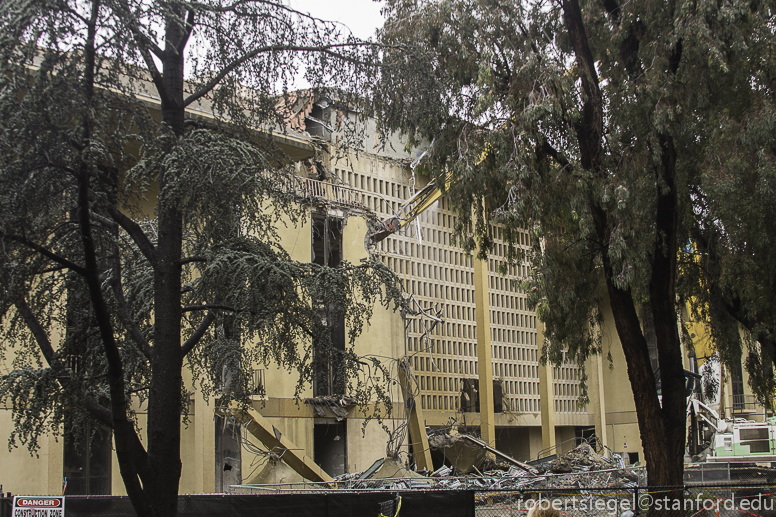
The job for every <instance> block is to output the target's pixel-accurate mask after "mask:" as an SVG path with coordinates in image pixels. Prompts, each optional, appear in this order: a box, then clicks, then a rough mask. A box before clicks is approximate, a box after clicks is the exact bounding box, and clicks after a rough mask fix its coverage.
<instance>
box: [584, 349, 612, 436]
mask: <svg viewBox="0 0 776 517" xmlns="http://www.w3.org/2000/svg"><path fill="white" fill-rule="evenodd" d="M587 363H588V364H587V370H588V372H590V379H589V382H588V385H587V388H588V395H589V396H590V411H592V413H593V418H594V420H595V435H596V436H597V437H598V440H599V442H600V443H601V445H603V446H605V447H608V446H609V439H608V438H607V434H606V396H605V394H604V358H603V356H602V355H600V354H599V355H595V356H593V357H591V358H590V359H588V361H587Z"/></svg>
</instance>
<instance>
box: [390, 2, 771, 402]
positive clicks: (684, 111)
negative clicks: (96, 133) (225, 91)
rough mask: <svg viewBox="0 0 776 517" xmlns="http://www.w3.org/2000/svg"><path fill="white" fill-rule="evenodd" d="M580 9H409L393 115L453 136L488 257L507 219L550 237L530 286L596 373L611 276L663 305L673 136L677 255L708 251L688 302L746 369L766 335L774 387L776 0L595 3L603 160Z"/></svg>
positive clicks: (754, 364)
mask: <svg viewBox="0 0 776 517" xmlns="http://www.w3.org/2000/svg"><path fill="white" fill-rule="evenodd" d="M565 6H566V4H563V5H561V4H560V3H555V4H553V3H548V2H543V1H535V2H522V3H514V2H503V1H490V0H456V1H451V2H427V1H423V0H416V1H401V2H399V1H397V2H389V6H388V14H389V20H388V22H387V23H386V26H385V29H384V30H383V33H382V38H383V41H384V42H386V43H403V44H406V45H408V46H409V47H410V49H409V50H408V51H407V52H404V53H388V54H387V55H386V58H385V60H386V63H387V64H388V65H390V66H393V67H395V68H396V70H401V72H394V73H392V74H391V75H390V76H387V75H384V76H383V77H382V78H381V83H380V84H379V85H378V90H379V91H378V92H377V93H375V100H376V103H377V108H376V111H377V112H378V113H379V115H380V116H381V117H382V118H383V120H385V121H386V124H387V126H388V127H391V128H400V129H402V130H403V131H405V132H406V133H407V135H408V136H409V137H410V138H411V139H414V140H415V141H421V140H423V139H424V138H425V139H429V140H430V139H432V138H434V139H435V144H434V146H432V148H431V151H430V152H429V154H428V155H427V158H428V160H429V163H430V168H431V169H432V170H435V171H438V173H441V171H447V170H451V171H453V173H454V174H455V178H456V181H455V182H454V184H453V186H452V187H451V188H450V195H451V196H452V197H453V199H454V201H453V205H454V206H456V207H457V208H458V210H459V215H460V219H459V220H460V226H459V227H458V228H457V231H458V232H459V233H462V234H464V235H463V236H462V237H463V239H464V242H467V243H468V246H469V247H470V248H473V247H474V242H473V241H472V240H471V238H472V235H473V236H474V238H475V239H476V240H477V242H478V243H479V245H480V246H481V248H482V249H487V248H488V246H489V240H488V236H487V227H488V226H487V224H488V222H491V221H494V222H499V223H501V224H503V225H505V227H506V232H505V235H506V236H507V237H508V238H509V237H513V236H515V235H517V234H516V232H517V231H518V230H525V229H529V230H530V232H531V234H532V236H533V237H534V241H533V242H534V245H533V248H532V250H531V251H530V252H529V253H528V258H529V259H530V260H531V261H532V263H533V265H534V268H533V274H532V275H531V276H530V277H529V278H528V279H527V280H526V282H525V283H524V284H523V288H524V289H525V290H526V291H527V293H528V299H529V305H530V306H531V307H535V308H536V310H537V314H538V316H539V318H540V319H541V321H542V322H543V323H544V325H545V329H546V331H545V338H546V343H545V345H546V348H545V353H544V355H545V357H546V358H548V359H549V360H551V361H553V362H556V363H557V362H558V361H560V359H561V357H562V352H563V351H564V350H568V351H569V353H570V354H571V357H572V358H575V359H576V360H577V361H579V364H580V365H581V364H582V363H583V361H584V360H585V359H586V358H587V357H588V356H589V355H590V354H593V353H597V352H599V351H600V350H601V343H600V338H599V337H598V333H597V330H596V329H597V328H598V326H599V325H600V324H601V322H602V320H601V317H602V316H601V315H602V311H601V305H600V304H601V301H602V300H603V298H604V289H605V282H604V281H603V280H604V278H605V277H606V276H607V275H608V278H609V280H610V281H611V283H612V285H613V286H614V287H615V288H617V289H621V290H625V291H628V292H630V293H631V294H632V296H633V300H634V302H635V303H636V304H637V305H642V306H644V305H648V304H649V296H650V295H649V292H650V291H649V289H650V276H651V271H652V267H653V264H654V259H655V245H656V244H655V243H656V242H658V240H659V239H660V238H661V235H659V234H657V233H656V222H655V217H656V213H657V203H658V196H659V195H660V194H661V193H665V192H666V191H667V187H666V185H665V183H663V181H662V179H661V178H660V175H659V174H658V172H657V171H659V170H660V168H661V167H662V164H663V163H664V162H663V160H664V159H665V158H666V151H665V149H664V148H663V144H662V142H665V140H666V139H671V140H672V141H673V142H674V145H675V148H676V153H677V161H676V185H677V187H676V190H677V192H676V193H677V195H678V204H677V218H678V223H677V233H676V242H677V247H678V248H680V249H682V248H685V247H686V244H687V243H688V242H693V243H696V250H697V253H696V254H681V255H680V257H679V265H678V268H677V282H676V292H677V295H678V296H679V297H680V300H681V302H682V303H689V304H692V305H693V306H694V308H695V310H696V312H698V313H699V314H701V313H702V314H703V316H704V317H706V318H708V321H709V322H710V324H711V325H712V329H713V332H714V337H715V342H716V344H717V346H718V347H719V348H720V351H721V352H722V357H723V359H724V360H725V361H726V362H727V364H731V362H732V361H734V360H735V358H737V357H738V358H740V350H741V348H740V343H741V341H740V339H738V337H737V336H738V329H739V327H738V325H739V324H740V323H744V326H745V327H746V328H747V331H748V332H750V333H751V334H750V335H751V336H752V338H753V339H754V340H755V341H757V342H759V346H754V347H750V349H751V351H752V352H751V353H749V354H748V357H749V359H748V360H747V365H748V368H749V370H750V373H752V374H753V378H757V379H759V381H757V385H755V386H753V387H754V388H755V389H756V390H757V392H759V393H761V394H763V393H766V392H768V391H769V390H772V388H773V380H772V373H770V369H772V364H773V359H774V357H776V354H774V352H773V350H776V349H773V348H772V345H770V344H768V343H769V342H770V337H769V336H770V335H771V334H772V332H773V329H774V328H776V327H774V323H776V322H774V321H772V320H771V318H772V317H773V315H774V314H776V311H774V309H776V306H774V305H773V301H774V298H773V296H772V292H773V289H774V284H773V274H772V272H773V266H772V265H773V264H774V258H773V253H774V249H776V248H775V247H774V246H773V236H774V235H776V228H772V225H773V224H774V221H776V217H774V215H776V214H773V213H771V212H772V207H773V206H774V205H773V203H772V193H773V185H772V183H773V178H774V156H775V154H774V152H775V151H776V145H775V144H776V141H775V140H774V138H775V135H776V132H775V131H774V129H776V128H775V127H774V121H776V118H774V78H775V77H776V68H774V64H776V62H775V61H774V56H776V48H774V41H776V38H775V37H774V36H775V35H774V5H773V3H772V2H748V1H737V0H733V1H726V2H721V3H713V2H712V3H708V2H707V3H702V4H698V3H695V2H684V1H677V2H671V3H669V4H665V3H664V2H652V1H651V0H642V1H638V2H614V1H601V2H585V3H583V4H582V5H581V9H582V21H583V24H584V31H585V36H586V38H587V41H586V43H587V44H588V45H589V48H590V51H591V53H592V59H593V61H594V66H595V72H596V74H597V77H592V78H589V77H587V79H590V80H591V81H594V82H595V86H594V87H595V88H598V89H600V96H601V100H602V103H603V105H602V106H601V112H602V113H603V120H601V125H602V133H601V134H602V142H603V143H602V146H601V149H602V151H601V152H602V155H601V156H600V157H596V156H591V155H590V154H589V153H590V151H589V146H587V141H586V138H588V137H591V136H590V135H593V131H594V129H595V128H594V127H592V126H587V125H585V124H588V123H589V122H587V121H589V120H591V119H590V118H588V117H589V116H590V114H591V113H592V111H589V110H591V109H592V108H591V106H592V105H593V104H592V103H594V102H595V101H596V100H595V99H593V98H591V96H590V95H589V94H588V93H587V92H586V91H585V90H584V79H585V78H586V77H585V76H586V73H587V72H585V71H584V70H583V68H581V65H580V61H579V59H580V57H579V56H578V55H577V54H575V51H574V49H573V46H572V42H571V40H570V34H569V31H568V26H567V23H568V22H567V19H566V18H565V17H564V9H565ZM418 71H423V72H422V73H419V72H418ZM591 88H592V86H591ZM591 138H594V137H591ZM586 146H587V147H586ZM591 164H592V165H591ZM483 199H486V200H487V201H486V206H487V209H483V201H482V200H483ZM494 207H499V208H498V209H496V210H493V208H494ZM472 214H474V217H475V218H476V220H475V221H472V220H471V218H472ZM666 250H667V248H666V247H662V248H658V251H657V252H658V253H663V254H665V253H667V251H666ZM511 258H513V259H515V260H519V259H521V258H522V257H521V256H520V255H519V254H514V255H512V257H511ZM607 264H608V265H607ZM607 267H610V269H611V272H610V273H607V272H606V268H607ZM731 312H732V315H731ZM736 312H737V313H738V315H736ZM747 319H748V320H751V321H750V322H749V323H746V321H747ZM766 349H770V350H766ZM736 350H737V351H738V352H736ZM754 372H760V373H759V374H758V375H754Z"/></svg>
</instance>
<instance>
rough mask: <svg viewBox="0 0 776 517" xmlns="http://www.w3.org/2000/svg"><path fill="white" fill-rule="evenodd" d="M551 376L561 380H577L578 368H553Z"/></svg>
mask: <svg viewBox="0 0 776 517" xmlns="http://www.w3.org/2000/svg"><path fill="white" fill-rule="evenodd" d="M552 378H553V379H558V380H562V381H578V380H579V369H577V368H553V370H552Z"/></svg>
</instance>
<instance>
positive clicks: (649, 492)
mask: <svg viewBox="0 0 776 517" xmlns="http://www.w3.org/2000/svg"><path fill="white" fill-rule="evenodd" d="M265 490H275V492H274V493H270V492H268V491H264V492H262V493H256V494H254V495H248V494H243V495H238V494H233V495H228V494H214V495H196V496H181V497H180V500H179V512H178V515H179V516H180V517H214V516H219V517H221V516H223V517H238V516H239V517H252V516H256V517H258V516H261V517H300V516H305V517H335V516H336V517H381V516H382V517H434V516H444V517H522V516H525V515H527V514H528V512H529V511H530V510H531V509H532V508H533V507H534V506H539V507H540V508H555V509H557V510H558V512H559V514H560V515H562V516H564V517H588V516H604V515H610V516H614V517H619V516H621V515H630V514H629V513H628V512H633V514H635V515H638V514H639V513H641V514H642V515H647V514H648V513H649V512H648V509H649V508H650V507H652V508H653V509H661V508H667V509H672V510H680V511H679V512H678V513H674V515H685V516H687V517H703V516H719V517H733V516H737V517H738V516H760V517H766V516H776V486H774V485H760V486H755V485H750V486H744V485H739V486H731V485H724V486H723V485H704V486H691V485H684V486H682V487H649V488H647V487H631V488H627V489H624V488H609V489H600V488H599V489H591V488H576V489H573V488H565V489H552V490H536V489H527V490H506V489H486V490H483V489H480V490H476V489H473V488H471V487H470V488H467V489H459V490H444V489H437V490H409V491H392V490H384V489H365V490H327V491H318V490H316V489H314V488H313V489H312V490H310V488H309V487H308V489H307V490H302V489H301V488H294V487H293V486H289V487H285V488H283V487H276V488H274V489H270V488H267V489H265ZM679 494H681V496H682V498H681V499H680V500H677V499H676V498H675V496H676V495H679ZM11 505H12V499H10V498H2V499H0V517H11V516H12V512H11ZM677 505H680V506H681V508H677ZM98 516H99V517H133V516H134V511H133V510H132V506H131V504H130V503H129V500H128V499H127V498H126V497H118V496H93V497H88V496H68V497H67V498H66V503H65V517H98Z"/></svg>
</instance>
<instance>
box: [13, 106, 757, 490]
mask: <svg viewBox="0 0 776 517" xmlns="http://www.w3.org/2000/svg"><path fill="white" fill-rule="evenodd" d="M292 100H293V102H291V103H290V104H289V105H288V106H286V107H284V109H286V110H287V113H288V116H287V123H288V127H289V133H288V134H286V135H282V136H281V137H280V138H282V139H283V142H284V145H286V146H287V147H288V149H292V150H293V152H294V158H295V159H298V160H299V178H300V181H299V184H298V185H297V186H295V187H294V188H298V189H300V202H304V203H308V204H309V206H310V217H309V218H308V219H307V221H306V223H304V224H302V225H299V226H296V227H294V226H290V225H289V226H288V227H287V228H280V229H279V232H280V233H281V236H282V241H283V242H284V243H286V250H287V251H288V253H289V254H290V255H291V257H292V258H294V259H295V260H300V261H311V262H316V263H319V264H322V265H328V266H336V265H337V264H339V263H340V262H341V261H343V260H347V261H349V262H351V263H358V262H359V261H360V260H361V259H362V258H365V257H367V256H368V254H370V253H371V254H373V255H374V256H375V257H377V258H379V260H381V261H382V262H383V263H385V264H386V265H387V266H389V267H390V268H391V269H392V270H393V271H395V272H396V273H397V274H398V275H399V277H400V278H401V282H402V286H403V289H404V290H405V291H406V294H407V296H408V297H410V298H411V300H412V303H414V304H415V307H416V309H417V311H416V312H417V314H415V315H408V314H404V315H403V314H399V313H394V312H389V311H383V310H379V309H378V310H376V311H375V314H374V316H373V317H372V320H371V326H370V328H369V329H366V330H365V332H364V333H363V334H362V335H361V336H360V337H359V338H358V340H357V342H356V351H357V353H358V354H359V355H362V356H375V357H378V358H380V359H381V360H383V361H384V362H385V363H386V364H388V365H389V371H391V372H392V374H395V376H396V379H397V382H394V383H393V384H392V389H391V392H390V396H391V399H392V401H393V412H392V413H391V415H390V417H389V418H387V419H386V420H385V421H384V423H385V427H386V428H387V430H388V431H390V433H386V432H385V429H384V428H383V427H381V426H380V425H378V424H377V423H370V424H369V425H367V426H366V427H364V426H363V423H364V421H365V419H366V414H367V413H368V411H367V412H364V411H363V410H362V408H358V407H357V406H356V405H355V404H353V401H352V399H350V398H349V397H348V396H347V395H348V394H347V393H343V386H344V379H342V378H339V377H338V374H337V370H336V368H329V369H328V370H326V369H321V371H319V372H317V373H316V382H315V384H314V386H311V387H309V388H308V390H307V391H306V392H305V393H303V394H302V399H303V400H299V399H297V398H295V397H294V388H295V384H296V377H295V375H293V374H291V373H289V372H286V371H284V370H281V369H278V368H277V367H275V366H273V365H269V366H263V365H256V367H255V370H254V372H253V378H254V384H255V388H256V389H255V392H256V395H255V396H254V400H253V408H252V411H255V412H257V413H258V414H259V415H260V416H257V417H256V418H255V419H253V420H252V421H253V422H254V423H256V422H258V421H259V420H260V421H261V422H260V423H257V424H256V425H258V426H259V428H260V429H259V430H258V431H257V433H263V436H265V438H263V439H258V438H257V436H258V435H257V434H256V433H254V434H245V433H244V430H245V429H246V428H248V427H249V425H248V424H247V423H246V421H244V420H241V419H240V418H235V417H234V415H232V413H230V411H228V410H225V408H223V407H220V406H219V404H218V402H217V401H215V400H212V399H211V400H209V401H206V400H205V399H204V398H202V396H201V395H200V394H199V393H198V392H197V391H196V389H195V388H194V387H193V386H192V388H191V389H192V391H191V405H190V413H189V423H188V425H186V426H185V428H184V429H183V430H182V455H183V475H182V479H181V484H180V490H181V492H182V493H203V492H222V491H227V489H228V487H229V486H230V485H239V484H243V483H249V482H252V481H257V482H263V483H264V482H281V481H285V480H291V479H293V480H294V481H297V480H298V478H297V477H296V476H294V475H293V474H292V473H289V472H288V470H286V469H284V470H283V471H282V472H280V471H278V472H275V473H274V476H272V475H270V474H271V473H268V472H265V471H264V470H265V469H264V467H265V466H266V465H267V464H272V465H275V464H278V463H279V460H278V457H277V456H281V457H282V459H283V460H284V461H285V462H286V464H289V465H298V466H297V467H294V468H293V470H294V471H295V472H296V473H297V474H298V473H299V472H300V471H304V472H307V473H308V474H307V475H306V476H305V477H307V478H308V479H309V478H310V477H316V476H317V477H318V478H319V480H325V479H330V478H332V477H335V476H340V475H343V474H348V473H354V472H361V471H364V470H366V469H368V468H369V467H370V466H372V465H373V464H374V463H375V461H376V460H379V459H381V458H384V457H385V456H386V451H387V449H388V450H389V452H391V453H396V452H403V453H406V454H399V458H400V459H401V462H402V464H404V463H412V462H411V461H408V460H410V459H411V457H414V458H416V462H417V463H418V465H421V462H420V461H417V458H418V457H419V456H420V455H421V454H422V453H424V452H425V451H424V450H423V449H424V448H425V447H426V445H425V443H422V442H421V441H419V440H417V439H416V437H413V436H412V434H413V431H412V428H411V425H410V422H408V419H409V418H410V415H411V414H412V411H413V410H414V411H415V415H416V418H417V417H418V415H419V414H422V416H421V417H420V419H419V421H418V422H415V425H416V428H415V431H414V433H415V434H417V432H418V431H421V432H430V433H431V434H432V435H434V434H437V435H440V434H445V433H446V430H447V429H452V430H454V432H453V434H455V433H459V434H469V435H476V436H478V437H480V438H481V440H482V441H483V442H484V443H485V444H486V445H487V446H488V447H491V448H494V449H496V450H498V451H500V452H501V453H503V454H504V455H507V456H509V457H511V458H514V459H516V460H520V461H530V460H535V459H537V457H540V456H550V455H552V454H554V453H556V452H567V451H569V450H571V449H573V448H574V447H575V446H576V445H577V444H578V443H579V441H580V440H581V439H583V438H588V437H590V436H592V435H593V434H595V435H596V436H597V437H598V440H599V441H600V442H601V443H603V444H605V445H607V446H608V447H609V448H610V449H611V450H613V451H615V452H617V453H621V455H622V457H623V458H624V459H625V461H626V462H629V463H634V462H636V461H638V460H640V459H641V458H642V457H643V455H642V452H641V447H640V441H639V437H638V427H637V424H636V416H635V411H634V408H633V399H632V395H631V392H630V386H629V383H628V381H627V373H626V371H625V367H624V364H625V363H624V358H623V356H622V351H621V347H620V346H619V342H618V340H617V336H616V332H615V331H614V329H613V328H605V329H604V332H605V334H606V335H605V336H604V339H603V343H604V347H605V353H611V357H612V367H611V368H610V366H609V365H608V364H607V363H606V360H604V359H602V358H600V357H598V358H594V359H592V360H591V361H590V362H589V364H588V365H586V375H587V384H588V388H589V394H590V404H589V405H588V406H585V407H580V406H579V405H578V403H577V400H578V396H579V394H580V382H581V381H582V377H583V372H582V371H581V369H580V368H578V367H577V366H576V365H575V364H572V363H567V364H563V365H560V366H558V367H553V366H550V365H542V364H541V363H540V361H539V359H540V348H541V343H542V341H543V335H542V329H541V325H540V322H539V321H538V320H537V317H536V314H535V313H534V312H533V311H531V310H529V308H528V306H527V304H526V294H525V293H524V292H523V291H521V289H520V288H519V284H518V282H519V280H520V279H521V278H524V277H525V276H526V275H528V274H529V272H528V265H527V264H525V263H522V264H518V265H514V266H509V268H508V269H509V274H508V275H506V276H502V275H501V274H500V273H498V272H497V271H498V267H499V265H501V264H503V263H504V262H505V255H506V247H505V245H504V241H503V239H502V235H501V231H500V229H499V228H498V227H495V226H494V227H492V228H491V229H490V231H491V233H492V238H493V242H494V247H493V251H492V253H491V254H490V255H489V257H488V260H487V262H485V261H483V262H481V263H479V262H478V261H476V260H474V258H473V257H472V256H471V255H470V254H467V253H465V252H464V251H463V250H462V249H461V248H460V247H458V246H456V245H455V244H454V239H453V228H454V227H455V224H456V215H455V213H454V212H453V211H452V210H451V208H450V206H449V204H448V203H447V200H446V199H445V198H444V197H442V198H440V199H439V200H438V201H436V202H435V203H433V204H432V205H431V206H430V207H429V208H428V209H426V210H424V211H423V212H422V213H420V215H419V216H418V217H417V218H416V219H414V220H413V221H412V223H411V224H409V225H408V226H407V227H406V228H405V229H404V230H403V231H402V232H399V233H396V234H393V235H391V236H389V237H388V238H386V239H384V240H382V241H380V242H379V243H377V244H375V245H371V246H370V245H369V234H370V232H371V231H372V229H373V225H374V223H375V222H376V221H383V220H385V219H388V218H390V217H391V216H393V215H394V214H396V213H397V211H398V210H399V209H400V207H402V205H403V204H404V203H406V202H407V200H408V199H410V198H411V197H412V195H413V194H414V193H415V192H416V191H418V190H420V189H421V188H422V187H424V186H425V184H426V182H427V181H428V180H427V179H426V178H423V177H416V176H414V175H413V173H412V169H411V167H410V164H411V163H412V161H413V160H414V159H415V158H416V154H414V153H407V152H404V151H403V149H404V145H403V144H402V143H401V142H399V141H398V140H397V141H394V142H388V144H387V145H385V146H383V145H382V144H381V142H379V139H378V136H377V132H376V130H375V128H374V127H373V126H370V125H369V124H366V125H362V126H360V127H359V128H358V130H359V131H361V134H362V135H363V142H364V145H363V147H364V149H365V150H361V151H358V152H356V151H347V150H344V149H341V148H340V147H339V145H338V144H339V143H340V141H341V132H342V131H343V130H344V129H343V121H345V122H347V121H348V117H349V116H350V114H349V113H347V111H346V110H345V109H344V108H342V107H338V106H336V104H335V103H334V102H332V100H330V99H328V98H325V97H322V96H319V95H316V94H313V93H310V92H301V93H299V94H298V95H296V96H292ZM529 238H530V237H529V235H528V233H527V232H524V233H522V234H521V235H520V246H522V247H524V248H527V247H528V245H529ZM365 244H366V245H365ZM603 310H604V314H605V315H606V313H607V310H608V309H607V308H603ZM607 319H608V321H609V322H611V318H607ZM339 328H340V334H341V335H338V336H334V341H335V344H336V345H338V346H341V347H344V346H345V337H344V332H342V325H340V326H339ZM402 358H406V361H405V364H407V365H409V367H410V368H409V370H407V371H406V372H405V373H404V374H403V377H402V378H403V379H404V381H403V383H404V385H402V382H399V379H400V373H399V360H400V359H402ZM744 385H745V384H744ZM402 388H404V390H402ZM723 405H724V402H723ZM728 405H732V404H728ZM0 409H2V408H0ZM7 413H9V411H0V436H7V435H8V434H9V432H10V425H11V418H10V415H9V414H7ZM141 425H142V423H141ZM251 425H252V424H251ZM408 429H409V431H408ZM273 440H274V441H273ZM450 441H451V440H447V439H444V438H440V439H435V440H431V443H430V444H429V447H436V448H438V449H440V450H441V452H442V457H443V459H442V462H445V461H446V459H449V458H446V457H445V454H446V453H445V451H448V452H447V454H449V450H452V449H449V448H447V446H448V445H449V442H450ZM452 441H456V440H452ZM267 442H272V443H274V444H275V446H274V447H270V446H268V445H267ZM386 444H388V446H387V445H386ZM92 446H93V447H96V446H100V447H103V448H105V447H107V449H108V452H110V451H109V449H110V443H109V442H106V443H105V444H102V445H99V444H96V443H95V444H93V445H92ZM477 447H479V446H477ZM273 448H274V449H275V451H274V452H275V455H274V456H272V455H270V454H269V451H268V449H273ZM278 451H280V453H279V454H278ZM39 454H40V457H39V458H37V459H36V458H30V457H29V454H28V453H27V452H26V451H23V450H14V451H13V452H8V451H7V450H6V449H5V448H2V449H0V463H2V464H3V465H15V466H16V467H15V471H16V472H17V476H16V478H15V479H14V480H13V482H12V483H11V484H8V483H7V484H6V485H5V487H4V488H5V489H6V490H7V491H13V492H14V493H29V494H35V493H61V490H62V477H63V473H68V474H69V475H70V476H71V479H72V478H73V477H74V476H75V477H77V476H78V475H79V473H80V475H83V476H87V477H88V476H95V475H96V476H99V477H100V479H101V482H100V483H94V484H91V483H86V484H84V487H85V488H84V491H85V493H89V492H91V493H113V494H122V493H124V488H123V485H122V482H121V478H120V476H119V474H118V467H117V465H116V461H115V458H114V459H112V460H111V459H110V458H111V457H112V455H110V454H108V455H105V454H99V453H97V454H92V455H91V459H90V455H89V454H86V455H84V454H80V455H78V454H75V455H74V454H73V453H72V451H70V452H69V451H68V450H66V447H64V446H63V443H62V442H61V441H58V440H57V439H56V437H53V436H52V437H51V438H50V439H49V440H48V441H47V442H44V443H42V448H41V450H40V452H39ZM285 455H288V456H285ZM84 456H85V457H84ZM292 456H293V461H288V460H291V459H292V458H291V457H292ZM424 461H425V460H424ZM98 463H99V464H98ZM453 463H454V462H453ZM424 466H425V467H427V468H428V470H433V468H430V467H432V465H424ZM436 466H437V467H438V465H436ZM305 469H307V470H305ZM90 472H91V473H90ZM90 487H94V488H90ZM68 493H71V492H68Z"/></svg>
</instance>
